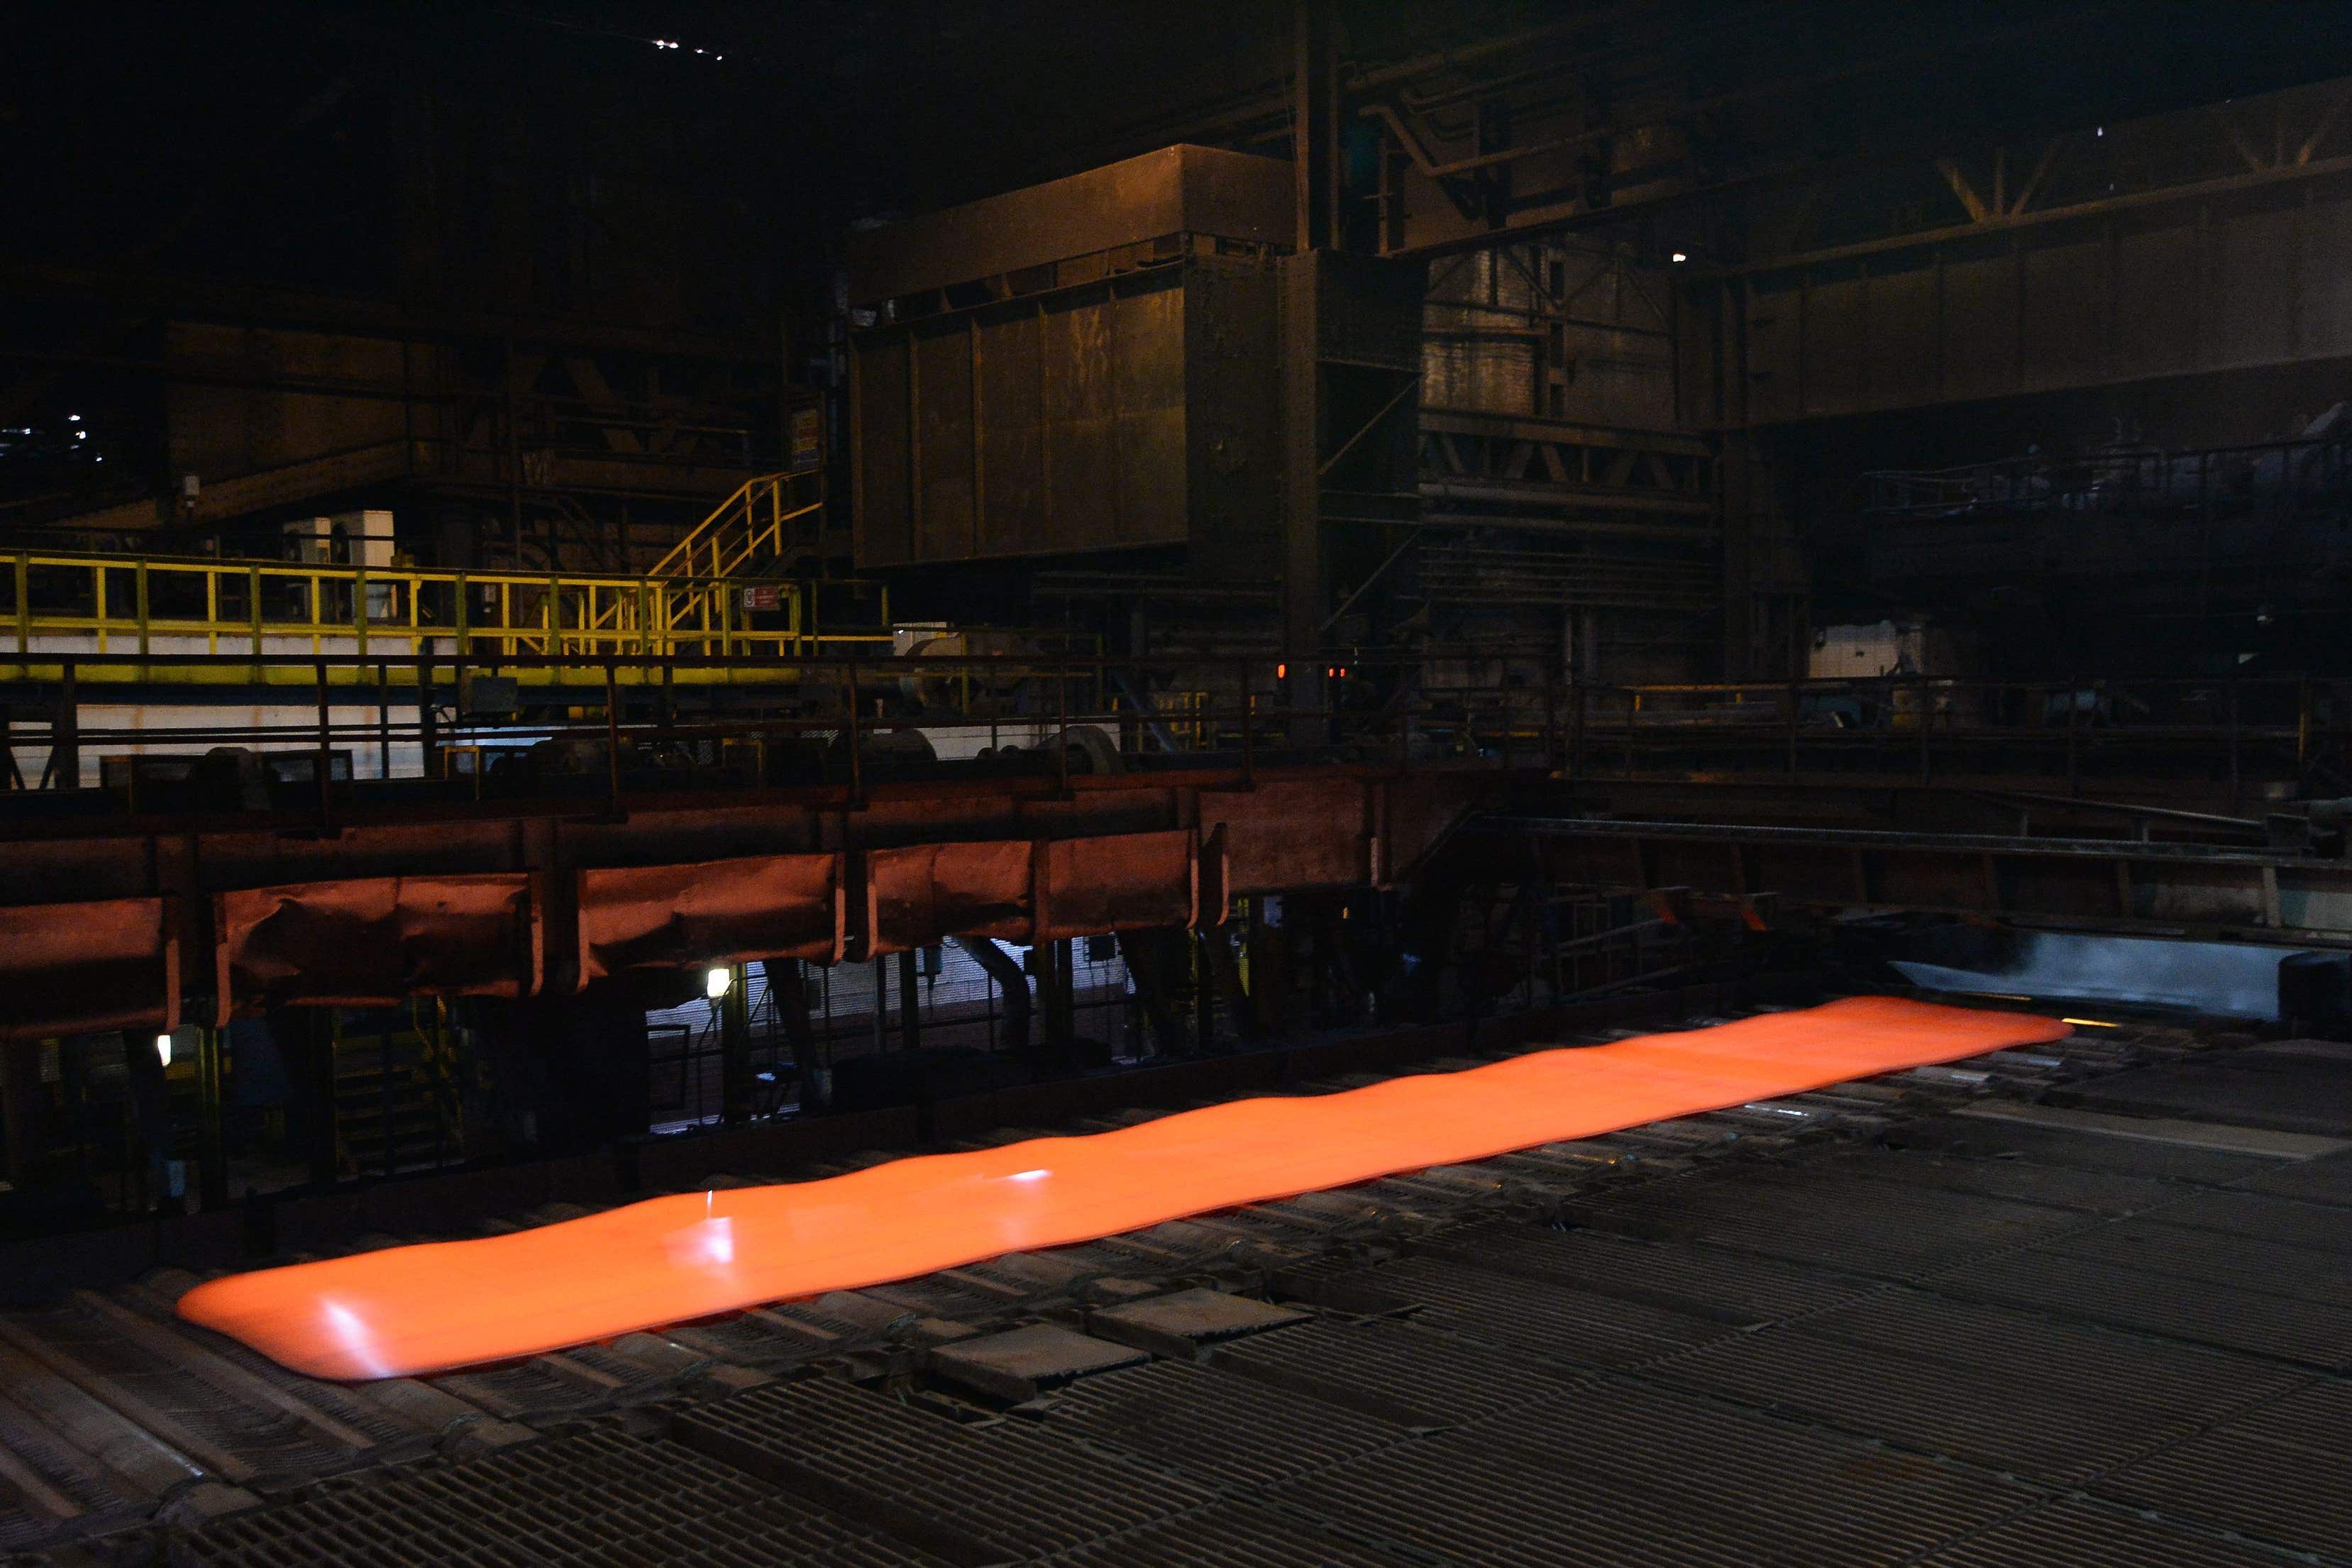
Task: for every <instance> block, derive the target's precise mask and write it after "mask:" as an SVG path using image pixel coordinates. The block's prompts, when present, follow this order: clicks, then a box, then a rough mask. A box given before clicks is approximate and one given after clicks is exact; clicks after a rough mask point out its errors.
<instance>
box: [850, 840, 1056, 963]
mask: <svg viewBox="0 0 2352 1568" xmlns="http://www.w3.org/2000/svg"><path fill="white" fill-rule="evenodd" d="M1033 860H1034V845H1033V844H1032V843H1031V842H1030V841H1029V840H1028V839H1025V838H1013V839H1004V840H1001V841H996V842H989V843H977V844H915V845H909V846H908V847H904V848H900V849H874V850H869V851H867V852H866V856H865V863H866V922H865V923H866V956H868V957H877V956H879V955H880V954H883V953H887V952H910V951H912V950H913V949H915V948H919V947H932V946H936V945H937V944H938V943H939V942H940V940H941V939H942V938H945V937H950V936H993V937H1003V939H1004V940H1005V941H1007V942H1028V941H1030V940H1032V934H1031V933H1032V931H1033V928H1034V911H1035V901H1034V897H1033V892H1032V889H1033V867H1032V861H1033Z"/></svg>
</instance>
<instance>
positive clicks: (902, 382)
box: [850, 334, 915, 566]
mask: <svg viewBox="0 0 2352 1568" xmlns="http://www.w3.org/2000/svg"><path fill="white" fill-rule="evenodd" d="M850 353H851V355H852V359H853V363H854V370H855V374H854V376H853V378H852V379H853V380H854V382H855V385H854V386H853V388H852V390H851V403H852V406H853V407H855V409H856V445H857V452H856V471H857V507H856V539H857V559H858V562H859V563H860V564H861V565H874V566H897V565H903V564H904V563H907V562H908V561H911V560H913V559H914V549H915V536H914V526H915V525H914V515H915V507H914V494H913V489H912V483H913V470H912V468H911V464H910V458H911V453H910V448H909V443H908V437H909V435H910V433H911V431H912V428H913V426H912V420H913V406H914V405H913V403H912V401H911V394H912V390H913V389H912V387H911V386H910V385H909V374H910V370H909V367H910V366H911V364H912V363H913V353H914V351H913V347H912V345H911V344H910V343H909V342H908V339H907V338H906V336H905V335H904V334H898V335H896V336H888V335H874V334H861V335H859V336H857V337H855V338H852V339H851V340H850Z"/></svg>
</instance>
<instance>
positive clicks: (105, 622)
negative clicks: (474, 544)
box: [0, 551, 889, 659]
mask: <svg viewBox="0 0 2352 1568" xmlns="http://www.w3.org/2000/svg"><path fill="white" fill-rule="evenodd" d="M824 588H825V596H826V597H827V598H828V599H835V598H838V597H839V596H840V595H845V594H846V595H850V596H852V597H853V598H854V599H856V600H857V601H858V604H857V605H856V611H857V613H856V615H855V616H854V618H852V619H848V620H846V621H844V622H842V623H841V624H837V625H828V626H820V625H819V616H818V602H817V599H818V596H817V595H816V593H815V592H814V584H806V583H802V582H796V581H782V580H756V579H746V578H741V577H733V578H725V579H720V578H711V577H682V578H667V579H661V578H650V577H618V576H605V575H593V574H528V573H512V572H467V571H446V570H431V569H423V568H415V567H370V566H355V565H337V564H330V563H309V562H260V561H219V560H207V559H201V558H199V559H186V558H173V557H164V556H149V557H128V558H126V557H122V556H110V555H79V554H72V553H66V552H37V551H18V552H14V553H12V554H9V555H5V556H0V639H5V641H0V647H5V646H6V645H7V644H10V643H13V645H14V652H15V653H16V654H17V655H18V656H20V657H28V656H45V658H49V659H54V658H57V657H60V656H66V655H79V654H116V653H137V654H164V653H170V654H184V653H202V654H240V655H246V656H249V657H252V658H269V657H282V656H288V655H303V654H308V655H312V656H318V655H339V656H340V655H349V656H353V657H358V658H371V657H378V656H384V655H391V656H397V657H403V658H413V657H417V656H422V655H425V654H430V653H438V652H455V653H457V654H459V655H461V656H463V657H466V658H520V657H526V656H530V657H542V658H561V657H565V656H578V655H593V656H602V655H613V656H616V657H631V658H646V657H667V656H677V655H694V656H699V657H712V658H730V657H742V656H761V655H764V656H782V655H801V656H805V655H810V654H814V653H820V652H824V651H829V650H833V649H836V648H855V647H871V646H872V645H873V644H875V643H877V642H887V640H888V636H889V634H888V629H887V628H888V625H889V601H888V595H887V589H885V588H884V587H882V586H881V585H880V584H862V583H828V584H824ZM838 610H839V606H838V605H835V616H836V617H837V616H838Z"/></svg>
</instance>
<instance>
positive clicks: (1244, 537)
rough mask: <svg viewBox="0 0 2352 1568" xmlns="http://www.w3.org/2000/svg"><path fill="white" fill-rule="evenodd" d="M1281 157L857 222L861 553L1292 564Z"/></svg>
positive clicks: (1109, 173) (1268, 566)
mask: <svg viewBox="0 0 2352 1568" xmlns="http://www.w3.org/2000/svg"><path fill="white" fill-rule="evenodd" d="M1289 226H1290V171H1289V167H1288V165H1286V164H1285V163H1278V162H1276V161H1274V160H1271V159H1264V158H1254V157H1248V156H1245V155H1243V154H1239V153H1223V152H1219V151H1216V150H1213V149H1210V148H1203V147H1190V146H1180V147H1171V148H1167V149H1164V150H1162V151H1160V152H1158V153H1150V154H1147V155H1146V156H1144V157H1140V158H1134V159H1129V160H1128V161H1127V162H1125V163H1116V164H1112V165H1110V166H1109V167H1108V168H1104V169H1097V170H1094V171H1090V172H1089V173H1087V174H1079V175H1075V176H1072V177H1071V178H1069V179H1066V180H1058V181H1055V182H1053V183H1052V184H1045V185H1039V186H1034V187H1032V188H1030V189H1027V190H1023V191H1015V192H1012V193H1010V194H1008V195H1003V196H999V197H996V198H993V199H992V200H989V201H985V202H978V203H974V204H971V205H968V206H963V207H959V208H955V209H953V210H951V211H950V212H946V213H941V214H938V215H936V216H931V217H928V218H923V219H919V220H917V221H915V222H912V223H908V224H904V225H900V226H896V227H893V228H890V229H887V230H880V231H875V232H871V233H868V234H866V235H862V236H860V237H858V239H859V243H858V244H857V245H856V247H853V250H852V253H851V292H852V297H853V299H855V300H857V301H858V302H859V303H860V304H861V305H862V306H864V307H865V308H866V309H870V310H872V311H873V314H874V322H873V324H872V325H871V326H868V327H866V328H865V329H863V330H861V331H858V332H857V333H856V335H855V336H854V338H853V340H852V343H853V358H852V363H853V366H854V376H855V391H854V395H853V397H854V404H855V407H856V424H855V430H854V439H855V444H856V479H857V506H856V514H857V543H856V551H857V563H858V565H859V567H860V568H861V569H868V568H875V567H889V566H902V565H910V564H918V563H928V562H951V561H968V560H977V559H986V558H992V557H1005V556H1035V555H1045V554H1053V553H1074V552H1091V551H1101V550H1109V549H1129V548H1135V547H1145V546H1171V545H1187V546H1191V547H1192V559H1193V560H1194V561H1195V563H1198V564H1200V565H1202V566H1204V567H1206V568H1208V569H1210V570H1212V571H1215V572H1219V573H1222V574H1243V573H1266V572H1271V571H1274V570H1276V569H1277V567H1278V565H1279V562H1280V558H1281V557H1280V542H1279V519H1280V493H1281V492H1280V486H1279V484H1278V483H1277V476H1278V473H1279V468H1280V463H1281V461H1282V447H1281V437H1280V429H1281V409H1280V397H1281V385H1280V376H1279V373H1278V370H1277V365H1276V359H1277V346H1278V340H1279V325H1278V311H1279V309H1280V300H1279V291H1278V289H1277V286H1276V278H1275V272H1274V263H1273V258H1274V257H1275V255H1276V250H1277V246H1278V243H1279V241H1281V240H1282V239H1284V238H1285V237H1287V235H1288V232H1289Z"/></svg>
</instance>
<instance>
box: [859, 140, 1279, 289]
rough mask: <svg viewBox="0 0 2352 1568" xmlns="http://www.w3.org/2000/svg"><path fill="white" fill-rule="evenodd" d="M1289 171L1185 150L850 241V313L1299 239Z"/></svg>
mask: <svg viewBox="0 0 2352 1568" xmlns="http://www.w3.org/2000/svg"><path fill="white" fill-rule="evenodd" d="M1292 231H1293V224H1292V219H1291V166H1290V164H1289V163H1288V162H1287V161H1286V160H1282V159H1276V158H1258V157H1253V156H1251V155H1250V154H1248V153H1228V152H1224V151H1223V150H1222V149H1219V148H1214V147H1195V146H1191V145H1181V144H1180V145H1178V146H1174V147H1163V148H1161V149H1160V151H1158V152H1156V153H1144V154H1143V155H1142V156H1141V157H1139V158H1129V159H1127V160H1125V161H1123V162H1121V163H1109V164H1106V165H1104V166H1103V167H1102V168H1099V169H1089V170H1087V172H1086V173H1084V174H1073V175H1071V176H1069V177H1068V178H1067V179H1062V180H1052V181H1048V182H1047V183H1045V184H1042V185H1031V186H1028V187H1026V188H1025V189H1023V190H1018V191H1008V192H1006V193H1005V194H1004V195H999V196H991V197H989V198H987V199H986V200H984V201H977V202H969V203H966V204H965V205H962V206H958V207H950V208H948V209H947V210H946V211H944V212H936V213H928V214H925V215H924V216H920V217H917V218H912V219H909V220H908V221H907V222H905V223H901V224H893V225H891V226H889V227H887V228H880V229H870V230H864V231H860V232H858V233H854V234H852V235H851V236H850V237H849V247H848V260H849V292H850V300H851V302H852V303H853V304H859V305H864V304H870V303H872V302H874V301H876V300H888V299H893V298H896V297H898V296H899V295H902V294H913V293H918V292H920V291H922V290H925V289H941V288H945V287H947V286H948V285H950V284H952V283H969V282H971V281H974V280H975V279H982V278H993V277H996V276H997V275H999V274H1001V273H1005V272H1014V271H1019V270H1021V269H1023V268H1031V267H1042V266H1044V265H1045V264H1047V263H1049V262H1054V261H1062V260H1066V259H1068V258H1072V257H1078V256H1092V255H1094V254H1096V253H1097V252H1099V251H1105V250H1110V249H1113V248H1115V247H1119V246H1125V245H1134V244H1138V243H1139V242H1141V241H1144V240H1150V239H1158V238H1160V237H1163V236H1166V235H1171V234H1205V235H1214V236H1216V237H1219V238H1223V239H1240V240H1248V241H1251V242H1254V243H1256V244H1261V245H1287V244H1289V242H1290V240H1291V237H1292Z"/></svg>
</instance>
